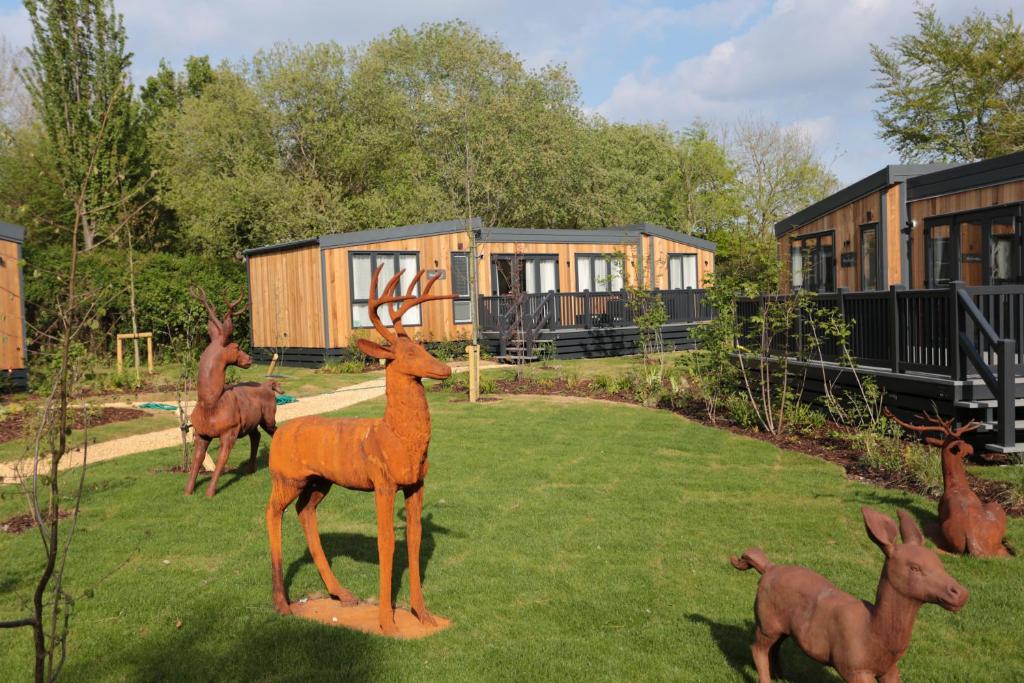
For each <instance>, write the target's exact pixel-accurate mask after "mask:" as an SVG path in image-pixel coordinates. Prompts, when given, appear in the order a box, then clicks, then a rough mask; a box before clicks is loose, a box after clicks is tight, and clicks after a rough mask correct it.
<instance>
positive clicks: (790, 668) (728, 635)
mask: <svg viewBox="0 0 1024 683" xmlns="http://www.w3.org/2000/svg"><path fill="white" fill-rule="evenodd" d="M686 618H687V619H688V620H690V621H691V622H693V623H695V624H702V625H704V626H707V627H708V630H709V631H710V632H711V637H712V638H714V640H715V644H716V645H718V649H719V650H720V651H721V652H722V655H723V656H724V657H725V660H726V662H728V664H729V666H731V667H732V668H733V669H734V670H735V671H736V672H737V673H738V674H740V675H741V676H742V677H743V680H744V681H747V682H748V683H756V681H757V670H756V669H755V668H754V660H753V658H752V657H751V655H750V645H751V643H753V642H754V621H753V620H752V619H748V620H747V621H746V622H744V623H743V624H727V623H721V622H717V621H714V620H712V619H709V618H708V617H706V616H704V615H703V614H687V615H686ZM779 659H780V662H781V668H782V673H783V677H782V678H781V679H778V680H784V681H794V682H796V681H808V682H809V681H841V680H842V679H841V678H840V677H839V676H838V675H836V673H835V672H834V671H833V670H832V669H831V668H830V667H827V666H824V665H822V664H819V663H818V662H816V661H814V660H813V659H810V658H809V657H807V655H805V654H804V653H803V652H801V651H800V648H798V647H797V646H796V645H795V644H794V643H793V641H792V640H791V639H788V638H787V639H786V642H785V643H783V645H782V651H781V652H780V653H779Z"/></svg>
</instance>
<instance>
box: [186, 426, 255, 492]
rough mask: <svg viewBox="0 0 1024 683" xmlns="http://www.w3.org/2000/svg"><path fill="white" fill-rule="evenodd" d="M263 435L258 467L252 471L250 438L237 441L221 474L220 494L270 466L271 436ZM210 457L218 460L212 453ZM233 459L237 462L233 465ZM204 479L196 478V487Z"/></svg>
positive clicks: (218, 489) (207, 478) (207, 480)
mask: <svg viewBox="0 0 1024 683" xmlns="http://www.w3.org/2000/svg"><path fill="white" fill-rule="evenodd" d="M261 436H262V438H261V439H260V447H259V450H258V451H256V467H255V469H254V470H253V471H251V472H250V471H249V439H248V438H245V439H240V440H239V441H238V442H237V443H235V447H234V448H232V449H231V455H230V456H229V458H228V464H227V465H225V466H224V469H225V471H224V472H223V473H222V474H221V477H220V481H218V482H217V493H218V494H220V493H223V492H224V491H225V490H226V489H228V488H229V487H231V486H233V485H234V484H237V483H238V482H239V481H241V480H242V479H243V478H244V477H248V476H250V475H253V474H258V473H259V472H260V471H261V470H265V469H267V468H268V467H270V437H269V436H267V435H266V434H262V435H261ZM219 454H220V452H219V451H218V455H219ZM210 457H211V458H213V459H214V462H216V460H217V459H216V458H215V457H214V456H212V455H211V456H210ZM232 460H233V461H234V462H235V464H234V465H232V462H231V461H232ZM203 473H204V471H203V470H200V475H202V474H203ZM210 474H211V473H209V472H207V473H206V481H205V484H209V482H210V479H209V476H210ZM202 480H203V477H202V476H200V477H199V478H197V479H196V489H198V488H199V485H200V481H202ZM205 484H204V485H205Z"/></svg>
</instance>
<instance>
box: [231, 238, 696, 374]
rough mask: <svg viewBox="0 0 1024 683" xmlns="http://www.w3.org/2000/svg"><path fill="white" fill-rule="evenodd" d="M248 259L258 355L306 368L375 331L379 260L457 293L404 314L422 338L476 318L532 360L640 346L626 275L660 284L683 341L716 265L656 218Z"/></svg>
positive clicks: (364, 241)
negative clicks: (369, 301) (538, 354)
mask: <svg viewBox="0 0 1024 683" xmlns="http://www.w3.org/2000/svg"><path fill="white" fill-rule="evenodd" d="M467 228H468V229H467ZM244 255H245V258H246V267H247V274H248V286H249V301H250V308H251V310H250V313H251V322H252V348H253V353H254V355H255V357H256V358H257V359H265V358H267V357H269V356H270V355H271V354H273V353H275V352H276V353H278V354H279V355H280V356H282V357H283V360H284V362H286V363H291V364H306V365H320V364H323V363H324V362H325V361H327V360H329V359H331V358H336V357H339V356H341V355H343V354H344V353H346V351H347V349H348V347H349V346H350V344H351V343H352V342H353V341H354V338H355V337H356V336H367V337H371V338H373V337H375V333H374V332H373V330H372V326H371V325H370V321H369V319H368V317H367V311H366V297H367V295H368V292H369V285H370V278H371V274H372V273H373V272H374V270H375V269H376V268H377V266H383V271H382V278H383V280H384V281H386V280H387V279H389V278H390V277H391V275H392V274H394V273H395V272H397V271H398V270H400V269H404V270H405V275H404V276H403V279H402V288H403V289H404V288H405V287H407V286H408V284H409V282H410V281H411V278H412V277H413V275H414V274H415V273H416V272H417V271H418V270H419V269H421V268H423V269H426V270H427V274H428V276H429V275H433V274H439V275H440V279H439V280H438V282H437V283H436V284H435V287H434V291H435V292H439V293H445V294H449V293H450V294H455V295H456V297H457V298H456V299H455V300H454V301H451V302H444V303H436V304H431V305H429V306H424V307H423V310H421V311H411V312H410V313H409V314H408V315H406V317H405V319H404V321H403V322H404V324H405V327H406V329H407V330H409V331H410V333H412V334H414V335H416V336H417V338H419V339H421V340H423V341H425V342H441V341H453V340H461V339H466V340H468V339H470V338H471V337H472V331H473V324H474V319H475V322H476V324H477V330H478V333H479V337H480V339H481V343H482V344H484V345H485V346H487V347H489V348H490V351H491V352H492V353H495V354H499V355H504V354H506V353H507V352H509V348H510V347H516V348H517V349H518V353H520V354H527V355H529V354H531V353H532V352H533V349H532V346H533V344H534V343H539V342H548V343H551V344H553V345H554V350H555V352H556V353H557V354H558V355H562V356H590V355H609V354H616V353H633V352H635V349H636V338H637V334H638V332H637V329H636V326H635V325H634V324H633V320H632V315H631V312H630V309H629V307H628V306H626V304H625V294H624V288H625V287H626V286H627V284H636V285H638V286H639V287H641V288H644V289H648V290H652V291H656V292H658V296H661V297H662V298H663V299H664V300H665V301H666V304H667V308H668V310H669V318H670V320H669V324H667V325H666V326H665V327H664V329H663V335H664V336H665V339H666V342H667V343H668V344H675V345H677V346H678V347H680V348H682V347H685V346H687V345H691V344H692V342H691V341H690V339H689V330H690V328H692V326H693V324H694V322H695V319H696V318H698V317H699V316H700V315H707V314H708V312H707V311H705V310H703V309H704V307H702V305H701V300H702V292H700V291H699V288H700V286H701V284H702V283H703V282H704V279H705V277H706V276H708V275H709V274H711V273H712V272H713V270H714V265H715V261H714V258H715V245H714V244H713V243H711V242H708V241H707V240H703V239H699V238H696V237H692V236H689V235H685V234H682V233H678V232H674V231H672V230H668V229H666V228H663V227H659V226H655V225H647V224H643V225H631V226H625V227H621V228H611V229H593V230H556V229H528V228H485V227H482V226H481V225H480V221H479V220H478V219H474V220H473V221H471V222H470V224H469V225H468V226H467V222H466V221H462V220H456V221H446V222H441V223H428V224H422V225H410V226H403V227H395V228H384V229H379V230H364V231H359V232H350V233H341V234H334V235H324V236H320V237H314V238H310V239H306V240H300V241H295V242H288V243H284V244H277V245H272V246H267V247H260V248H256V249H249V250H247V251H246V252H245V253H244ZM473 263H475V267H472V266H471V264H473ZM471 268H473V275H474V278H470V269H471ZM516 279H518V287H516V286H515V285H514V283H513V281H514V280H516ZM474 280H475V283H476V287H477V294H478V297H477V298H478V308H477V309H475V310H474V308H473V305H472V297H471V293H470V282H471V281H474ZM382 284H383V283H382ZM513 294H515V295H516V296H520V297H521V302H520V304H519V305H518V306H513V305H511V304H510V301H511V297H512V295H513Z"/></svg>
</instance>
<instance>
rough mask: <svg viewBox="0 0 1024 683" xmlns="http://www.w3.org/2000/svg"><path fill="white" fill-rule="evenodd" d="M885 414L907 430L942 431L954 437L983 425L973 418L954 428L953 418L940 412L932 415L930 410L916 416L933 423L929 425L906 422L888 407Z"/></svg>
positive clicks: (956, 437) (957, 437)
mask: <svg viewBox="0 0 1024 683" xmlns="http://www.w3.org/2000/svg"><path fill="white" fill-rule="evenodd" d="M885 416H886V417H888V418H889V419H890V420H892V421H893V422H895V423H896V424H898V425H899V426H901V427H903V428H904V429H906V430H909V431H912V432H940V433H942V434H944V435H946V436H948V437H950V438H953V439H959V438H960V437H962V436H963V435H964V434H966V433H967V432H973V431H974V430H975V429H977V428H978V427H980V426H981V423H980V422H977V421H976V420H971V421H970V422H968V423H967V424H965V425H963V426H961V427H959V428H957V429H953V418H949V419H947V420H943V419H942V418H941V417H939V415H938V413H936V414H935V415H934V416H932V415H929V414H928V411H924V412H921V413H918V414H917V415H915V417H917V418H919V419H921V420H925V421H926V422H930V423H931V424H927V425H915V424H910V423H909V422H904V421H903V420H901V419H899V418H898V417H896V416H895V415H893V414H892V411H891V410H889V409H888V408H886V409H885Z"/></svg>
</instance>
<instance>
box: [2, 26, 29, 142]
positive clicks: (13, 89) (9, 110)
mask: <svg viewBox="0 0 1024 683" xmlns="http://www.w3.org/2000/svg"><path fill="white" fill-rule="evenodd" d="M24 62H25V54H24V52H23V51H21V50H17V49H15V48H14V46H13V45H11V44H10V43H9V42H8V41H7V39H6V38H5V37H4V36H2V35H0V144H3V142H4V141H5V139H6V138H8V137H9V136H10V135H11V132H12V131H13V130H15V129H17V128H21V127H22V126H25V125H28V124H29V123H30V122H31V120H32V118H33V112H32V102H31V99H30V98H29V96H28V92H27V91H26V90H25V88H24V86H23V85H22V82H21V79H20V78H18V69H19V68H21V67H23V66H24Z"/></svg>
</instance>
